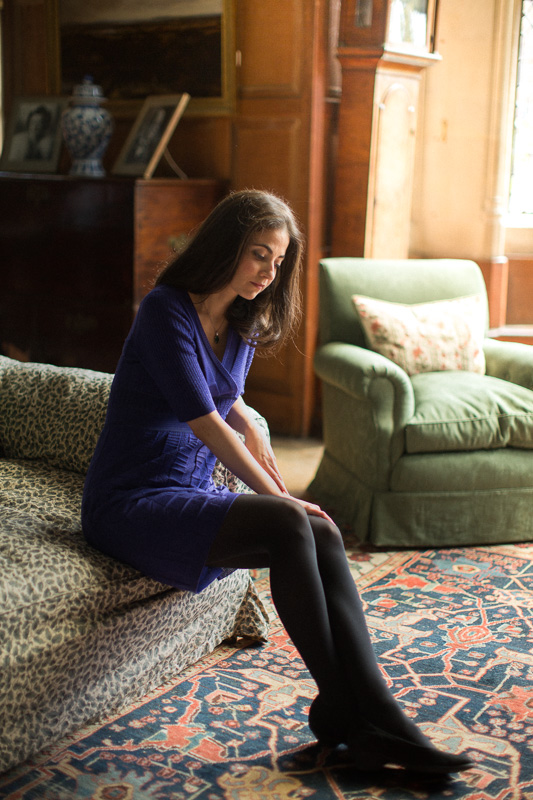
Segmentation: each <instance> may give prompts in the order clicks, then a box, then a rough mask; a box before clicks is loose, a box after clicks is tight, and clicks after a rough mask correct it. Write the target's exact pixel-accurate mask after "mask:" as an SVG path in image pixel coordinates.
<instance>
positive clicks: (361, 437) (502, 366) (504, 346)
mask: <svg viewBox="0 0 533 800" xmlns="http://www.w3.org/2000/svg"><path fill="white" fill-rule="evenodd" d="M354 294H357V295H365V296H367V297H372V298H379V299H381V300H385V301H388V302H393V303H403V304H415V303H425V302H429V301H438V300H445V299H450V298H458V297H465V296H469V295H475V294H481V295H482V304H483V313H482V317H484V321H483V323H482V324H483V328H484V330H482V332H481V337H480V340H481V342H482V351H483V352H484V355H485V361H486V374H477V373H475V372H470V371H464V370H455V371H452V370H448V371H433V372H421V373H419V374H413V375H411V376H409V375H408V374H407V372H406V371H404V369H402V368H401V367H400V366H397V364H396V363H394V362H393V361H391V360H389V359H388V358H386V357H385V356H383V355H380V354H379V353H378V352H374V351H373V350H370V349H369V348H368V345H367V343H366V340H365V335H364V331H363V327H362V325H361V322H360V317H359V316H358V314H357V313H356V310H355V307H354V305H353V303H352V299H351V298H352V295H354ZM486 308H487V300H486V289H485V284H484V281H483V277H482V274H481V271H480V270H479V267H478V266H477V264H475V263H474V262H472V261H466V260H459V259H423V260H422V259H420V260H416V259H409V260H374V259H362V258H361V259H359V258H329V259H324V260H323V261H322V262H321V263H320V343H319V347H318V349H317V352H316V356H315V362H314V363H315V370H316V373H317V375H318V376H319V378H320V379H321V383H322V400H323V435H324V445H325V449H324V455H323V459H322V461H321V463H320V465H319V468H318V470H317V474H316V476H315V478H314V480H313V481H312V483H311V485H310V487H309V493H310V495H311V496H312V497H313V498H314V499H316V501H317V502H319V503H321V504H322V505H323V506H325V507H326V508H328V509H329V510H330V511H331V513H332V515H333V516H334V518H335V519H336V521H337V522H339V523H341V524H348V525H350V526H351V527H353V529H354V531H355V533H356V534H357V535H358V536H359V538H360V540H362V541H370V542H372V543H374V544H376V545H386V546H431V547H435V546H437V547H438V546H450V545H463V544H465V545H466V544H489V543H495V542H518V541H526V540H531V539H532V538H533V391H532V390H533V347H531V346H529V345H525V344H515V343H509V342H500V341H496V340H491V339H488V338H484V335H485V334H486V330H487V318H488V314H487V312H486Z"/></svg>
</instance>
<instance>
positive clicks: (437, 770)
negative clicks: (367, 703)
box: [309, 695, 473, 774]
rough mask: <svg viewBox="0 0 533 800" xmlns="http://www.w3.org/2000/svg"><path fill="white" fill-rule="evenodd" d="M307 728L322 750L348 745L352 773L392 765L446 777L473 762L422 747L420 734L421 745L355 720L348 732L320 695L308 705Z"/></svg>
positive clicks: (343, 723)
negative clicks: (352, 767)
mask: <svg viewBox="0 0 533 800" xmlns="http://www.w3.org/2000/svg"><path fill="white" fill-rule="evenodd" d="M309 727H310V728H311V731H312V732H313V733H314V735H315V736H316V738H317V739H318V742H319V743H320V744H322V745H324V746H325V747H337V745H339V744H346V745H348V754H349V755H348V757H349V760H350V763H351V764H353V766H354V767H356V769H361V770H376V769H381V768H382V767H384V766H386V765H393V764H394V765H396V766H398V767H403V768H404V769H408V770H411V771H416V772H426V773H432V774H446V773H449V772H460V771H461V770H463V769H470V768H471V767H472V766H473V762H472V761H471V760H470V759H469V758H468V757H467V756H465V755H463V754H459V755H453V754H452V753H445V752H443V751H442V750H439V749H438V748H436V747H435V746H434V745H433V744H431V742H430V741H429V740H427V744H426V743H424V741H423V740H424V739H425V737H423V736H422V735H421V734H420V735H421V739H422V743H419V742H414V741H410V740H409V739H404V738H403V737H401V736H397V735H395V734H393V733H388V732H387V731H384V730H382V729H381V728H378V727H377V726H376V725H373V724H372V723H371V722H367V721H366V720H364V719H362V718H357V717H355V718H353V719H352V721H351V724H350V728H351V732H348V727H347V725H346V722H345V720H344V718H343V716H342V715H340V714H338V713H337V714H335V710H334V708H333V707H332V706H328V705H327V704H326V703H325V702H324V701H323V700H322V698H321V697H320V695H317V696H316V697H315V699H314V700H313V702H312V703H311V708H310V709H309ZM354 728H356V733H355V734H354V733H353V729H354Z"/></svg>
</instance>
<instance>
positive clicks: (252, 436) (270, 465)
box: [244, 425, 289, 495]
mask: <svg viewBox="0 0 533 800" xmlns="http://www.w3.org/2000/svg"><path fill="white" fill-rule="evenodd" d="M244 443H245V445H246V447H247V449H248V450H249V451H250V453H251V454H252V455H253V457H254V458H255V460H256V461H257V463H258V464H260V465H261V466H262V467H263V469H264V470H265V472H267V473H268V474H269V475H270V477H271V478H272V479H273V480H274V481H275V482H276V484H277V486H278V487H279V488H280V489H281V491H282V492H283V494H286V495H288V494H289V492H288V491H287V487H286V486H285V481H284V480H283V477H282V475H281V472H280V471H279V468H278V464H277V462H276V456H275V455H274V451H273V449H272V446H271V444H270V442H269V441H268V438H267V437H266V436H265V434H264V433H263V431H262V430H261V428H260V427H259V426H258V425H253V426H250V428H248V430H247V431H246V434H245V436H244Z"/></svg>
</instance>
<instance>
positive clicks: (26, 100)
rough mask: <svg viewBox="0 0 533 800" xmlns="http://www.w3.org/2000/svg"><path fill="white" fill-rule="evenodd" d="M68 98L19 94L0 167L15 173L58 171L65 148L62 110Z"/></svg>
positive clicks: (7, 131)
mask: <svg viewBox="0 0 533 800" xmlns="http://www.w3.org/2000/svg"><path fill="white" fill-rule="evenodd" d="M67 104H68V98H66V97H48V96H43V97H17V98H16V99H15V102H14V104H13V112H12V114H11V118H10V120H9V124H8V127H7V130H6V137H5V140H4V147H3V150H2V159H1V161H0V167H1V169H3V170H12V171H14V172H55V171H56V170H57V165H58V161H59V153H60V151H61V143H62V135H61V112H62V111H63V109H64V108H66V107H67Z"/></svg>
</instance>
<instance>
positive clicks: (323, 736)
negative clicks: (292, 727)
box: [309, 694, 348, 747]
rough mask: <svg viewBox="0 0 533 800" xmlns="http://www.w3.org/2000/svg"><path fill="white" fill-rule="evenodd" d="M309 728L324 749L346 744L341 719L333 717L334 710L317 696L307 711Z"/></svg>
mask: <svg viewBox="0 0 533 800" xmlns="http://www.w3.org/2000/svg"><path fill="white" fill-rule="evenodd" d="M309 727H310V728H311V731H312V732H313V733H314V735H315V736H316V738H317V740H318V742H319V743H320V744H323V745H324V746H325V747H336V746H337V745H338V744H346V743H347V742H348V733H347V731H346V730H345V729H344V725H343V724H342V719H339V716H338V715H337V716H336V715H335V712H334V709H333V708H331V707H329V706H328V705H327V704H326V703H325V702H324V701H323V700H322V698H321V696H320V695H319V694H317V696H316V697H315V699H314V700H313V702H312V703H311V708H310V709H309Z"/></svg>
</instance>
